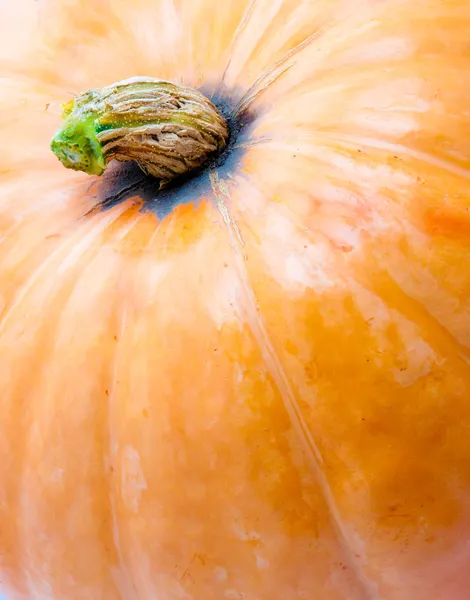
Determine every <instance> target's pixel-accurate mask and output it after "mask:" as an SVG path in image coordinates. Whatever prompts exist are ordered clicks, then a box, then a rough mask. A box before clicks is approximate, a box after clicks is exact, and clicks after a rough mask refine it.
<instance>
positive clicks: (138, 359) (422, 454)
mask: <svg viewBox="0 0 470 600" xmlns="http://www.w3.org/2000/svg"><path fill="white" fill-rule="evenodd" d="M10 4H11V3H9V6H8V11H5V18H4V19H3V21H2V25H1V27H2V40H4V43H3V44H2V45H1V46H2V47H1V48H0V56H1V57H5V60H4V61H3V62H2V72H3V73H5V75H6V78H5V79H3V80H2V84H1V86H0V95H1V100H2V110H1V111H0V124H1V127H2V133H3V135H2V142H1V145H0V159H1V162H0V164H1V167H0V169H1V171H0V177H1V196H0V207H1V213H0V265H1V272H0V289H1V293H2V296H3V305H4V309H3V310H4V312H3V313H2V325H1V327H2V330H1V334H0V353H1V357H2V361H1V363H0V389H1V390H2V397H1V404H0V411H1V413H0V453H1V455H2V456H3V457H8V460H4V461H2V462H1V463H0V482H1V483H2V485H1V486H0V499H1V501H0V549H1V553H2V561H1V567H0V569H1V580H2V583H1V584H0V589H2V591H6V592H7V593H8V598H9V600H10V599H11V600H19V599H21V600H26V599H28V600H34V598H35V597H36V598H39V597H41V594H42V595H45V594H47V595H48V596H52V597H56V598H61V599H62V598H66V599H72V600H74V599H75V598H77V600H78V598H82V597H90V598H96V597H103V598H106V600H114V599H116V600H118V599H126V600H128V599H132V600H140V598H147V597H163V598H165V597H166V598H175V597H185V595H186V596H187V597H189V598H193V600H201V599H204V600H216V599H217V600H219V598H223V597H224V596H225V597H228V598H230V597H231V598H237V597H243V594H245V597H246V598H250V597H256V598H260V600H264V598H269V599H270V600H271V599H273V598H282V599H284V598H289V600H291V599H292V600H294V599H295V598H299V599H300V598H305V597H307V598H309V597H315V599H316V600H363V598H364V593H363V589H362V588H361V587H360V586H358V582H357V581H356V580H355V576H354V572H353V571H352V570H351V569H350V568H349V565H343V566H344V567H346V569H343V566H340V565H339V564H338V563H339V562H340V557H341V556H343V554H342V551H341V549H340V545H339V544H338V539H337V536H336V534H335V532H334V530H333V528H332V527H331V511H330V510H329V508H328V505H327V504H326V503H325V497H324V491H323V492H322V488H321V486H320V485H319V481H318V480H317V475H316V474H315V472H314V471H313V470H312V468H311V466H309V464H308V463H306V462H305V457H304V455H303V451H302V443H301V440H300V439H299V436H298V434H297V433H296V432H295V430H294V428H293V427H292V424H291V422H290V419H289V416H288V415H287V413H286V410H285V404H284V402H283V398H282V393H281V390H280V389H279V388H278V385H276V382H275V381H274V380H273V377H272V374H271V373H270V372H269V369H267V368H266V362H265V360H264V358H263V354H262V348H260V343H259V340H258V339H257V337H256V335H254V332H253V331H252V327H251V324H250V322H249V321H248V320H247V319H246V318H244V317H243V308H244V306H243V295H242V296H241V298H240V297H239V296H238V292H237V291H236V290H235V294H236V295H235V298H236V299H237V303H236V304H235V305H234V306H233V307H231V303H232V304H233V300H234V295H233V294H234V285H232V284H231V283H227V282H235V281H237V280H238V281H239V279H240V278H239V274H238V272H237V271H236V270H235V269H234V268H233V250H232V246H231V245H230V240H229V238H228V235H227V232H226V228H224V227H222V226H221V225H219V224H218V223H217V221H218V217H219V214H218V211H217V208H216V206H214V205H212V204H211V202H210V201H209V200H210V199H208V201H203V202H201V203H200V204H199V205H197V206H195V205H187V206H179V207H178V208H177V209H175V211H174V212H173V213H172V214H171V215H169V216H168V217H166V218H165V219H164V220H162V221H161V222H159V221H158V220H157V218H156V217H155V216H153V215H150V214H146V215H142V214H140V213H139V212H138V210H137V208H132V206H131V204H132V203H126V204H125V205H121V206H119V207H116V208H114V209H112V211H111V212H106V213H98V214H94V215H92V216H91V217H89V218H87V219H81V220H78V219H79V217H80V216H82V215H83V214H84V213H85V212H86V211H87V210H88V209H89V208H91V207H92V206H93V198H92V197H90V196H87V192H86V189H87V188H88V186H89V179H88V178H84V177H81V176H77V175H75V174H71V173H66V172H65V170H64V169H61V167H60V165H59V164H56V161H55V160H54V157H53V156H51V155H50V154H49V152H48V144H49V139H50V136H51V133H52V132H53V131H54V130H55V129H56V127H57V125H58V118H57V113H56V112H55V113H54V111H53V110H52V108H53V107H54V106H55V107H57V106H59V103H60V102H62V101H63V100H64V99H67V97H70V96H71V95H73V94H76V93H79V92H80V91H82V90H84V89H88V88H89V87H100V86H103V85H106V84H109V83H112V82H113V81H118V80H121V79H123V78H125V77H128V76H132V75H136V74H142V75H148V76H155V77H159V78H162V79H163V78H164V79H170V80H174V81H183V82H184V83H188V84H194V85H199V84H203V83H206V84H207V83H209V84H217V83H218V82H220V81H221V79H222V77H223V73H224V71H225V69H226V67H227V65H228V64H229V68H228V69H227V71H226V79H225V82H226V84H227V86H228V87H235V88H236V94H237V97H236V99H235V100H239V99H241V97H242V96H243V94H244V93H245V92H246V91H247V90H248V89H249V88H250V86H251V85H252V84H253V83H254V82H255V81H256V80H257V79H258V78H259V77H260V76H261V75H263V74H264V73H267V72H269V71H270V69H272V67H273V65H274V64H276V63H277V62H278V61H281V60H282V59H283V58H285V57H286V56H287V55H288V53H289V51H290V50H291V49H292V48H293V47H295V46H296V45H298V44H301V43H302V42H303V41H304V40H306V39H308V38H309V36H310V35H311V34H312V33H313V32H315V31H317V30H320V29H321V30H322V35H321V36H320V37H318V38H317V39H314V40H313V41H312V42H311V43H310V44H309V45H306V46H305V47H302V49H301V50H300V51H299V52H298V53H297V54H295V56H293V57H292V59H288V61H287V64H288V65H289V68H288V70H286V71H285V73H283V74H282V76H280V77H278V78H277V79H276V80H275V82H273V83H272V84H271V85H269V86H268V87H267V89H265V90H264V91H263V94H262V95H260V96H259V97H256V99H255V100H254V103H253V106H252V107H253V109H255V110H257V109H259V110H260V116H259V117H258V118H257V120H256V123H255V131H254V135H253V140H252V143H253V147H249V145H248V149H247V154H246V157H245V159H244V164H243V166H242V167H241V168H240V170H239V171H240V172H239V173H237V174H236V176H234V178H233V179H232V180H231V182H230V183H229V184H228V185H229V186H230V189H229V193H230V196H231V202H230V207H229V208H230V215H231V217H232V218H233V219H234V220H235V221H236V223H237V225H238V229H239V233H240V236H241V238H242V239H243V243H244V246H243V252H244V254H245V255H246V258H247V260H246V262H245V266H246V278H247V282H248V283H247V284H244V285H248V286H251V292H252V294H253V296H254V297H255V298H256V301H257V307H258V308H259V312H260V318H261V319H262V322H263V324H264V327H265V329H266V332H267V334H268V335H269V340H270V343H271V345H272V348H273V351H274V352H275V354H276V356H277V357H278V361H279V368H282V371H283V372H284V373H285V375H286V377H287V379H288V382H287V383H288V385H289V386H290V389H291V392H290V393H292V396H293V403H294V404H295V405H296V406H297V407H298V410H299V414H300V415H301V417H302V419H303V421H304V422H305V424H306V427H307V428H308V431H309V434H310V435H311V437H312V438H313V439H314V440H315V443H316V445H317V447H318V451H319V453H320V454H321V456H322V457H323V474H324V477H325V478H326V480H327V481H328V485H329V486H330V488H331V493H332V495H333V497H334V500H335V503H336V505H337V509H338V511H339V513H340V516H341V519H342V520H343V522H344V523H345V524H346V526H348V527H349V528H351V529H353V530H354V532H355V534H356V535H357V536H358V538H359V539H360V540H361V543H362V548H361V557H360V560H361V561H362V562H363V565H364V570H365V573H366V575H367V577H369V578H370V579H371V580H372V581H373V582H374V583H375V584H376V585H377V589H378V593H379V594H380V597H381V598H383V600H429V598H430V597H431V598H432V600H467V596H468V589H469V587H470V575H469V572H468V560H469V555H470V550H469V548H468V533H467V532H468V530H469V528H470V506H469V504H470V499H469V488H470V475H469V472H468V462H469V450H468V442H466V440H468V434H469V420H470V415H469V406H468V397H469V391H470V365H469V355H470V353H469V345H470V342H469V340H470V327H469V313H470V307H469V304H468V302H469V300H468V299H469V298H470V280H469V276H468V268H467V265H468V264H469V258H470V256H469V254H470V251H469V241H468V240H469V239H470V217H469V212H468V208H469V205H470V200H469V193H468V171H469V168H470V165H469V159H468V157H469V156H470V115H469V114H468V109H467V108H466V106H467V97H468V91H467V90H468V89H469V87H470V84H469V79H470V74H469V70H468V52H467V48H468V30H469V26H470V25H469V24H470V6H469V5H468V3H466V2H463V1H462V2H455V3H453V4H452V5H450V4H449V3H443V2H440V1H438V0H429V1H427V2H426V3H423V5H422V6H420V5H419V4H418V3H416V2H412V1H411V0H400V1H398V0H387V1H385V2H380V3H379V2H376V1H370V2H367V1H364V2H361V3H358V2H355V3H352V2H350V1H346V0H341V1H340V0H337V1H335V0H303V1H301V2H294V1H290V0H284V1H283V2H279V3H277V4H272V3H268V2H263V1H258V2H255V3H254V5H253V7H252V10H251V12H250V13H249V14H248V15H247V22H246V25H245V27H244V28H243V30H242V31H241V33H240V35H239V39H238V41H237V42H236V43H233V40H234V37H235V32H236V31H237V28H238V26H239V24H240V23H241V21H242V19H243V15H244V14H247V13H246V11H247V10H248V7H249V6H250V4H251V3H250V2H249V0H244V1H240V2H236V3H235V2H234V3H232V2H215V1H213V0H194V1H192V2H186V1H185V0H172V1H170V0H157V1H152V2H151V1H150V0H133V2H132V3H127V2H124V1H119V2H117V1H114V2H111V1H108V0H103V2H100V4H99V6H98V5H97V3H96V2H91V1H87V0H81V1H79V0H75V2H71V3H67V4H66V3H64V2H59V1H57V2H56V1H55V0H51V1H50V2H47V3H46V2H43V3H32V2H27V1H26V0H18V1H17V2H15V3H13V4H11V6H10ZM34 5H38V6H37V7H36V6H34ZM273 7H275V8H273ZM36 9H40V11H41V23H42V25H43V27H44V29H43V32H42V33H43V34H44V37H43V39H42V41H41V40H40V39H39V35H38V31H37V30H36V23H37V22H38V20H37V19H36V14H35V10H36ZM10 18H11V21H10V20H9V19H10ZM18 23H21V28H20V29H21V35H17V33H16V32H17V31H18ZM162 23H165V25H166V26H165V27H162V26H161V24H162ZM404 24H405V25H404ZM154 40H158V43H155V42H154ZM400 40H401V42H402V43H400ZM15 56H16V57H17V60H16V61H15V58H14V57H15ZM77 56H79V57H80V60H79V61H77ZM97 57H99V58H97ZM0 60H1V59H0ZM383 90H389V92H388V93H389V96H390V98H389V100H390V102H389V103H387V101H386V95H385V92H383ZM410 90H412V91H411V92H410ZM381 92H382V93H381ZM411 96H412V97H413V98H412V100H410V97H411ZM48 103H51V104H50V108H49V109H48V110H45V106H46V104H48ZM372 114H373V115H375V116H377V118H375V117H374V119H370V118H368V117H369V116H370V115H372ZM390 123H393V124H394V125H393V127H392V126H390V125H389V124H390ZM400 132H401V133H400ZM261 138H263V139H266V138H269V139H270V140H271V142H270V143H272V146H271V147H269V146H268V145H267V144H266V145H263V144H261V145H258V146H256V145H255V143H256V141H257V140H258V139H261ZM297 147H299V149H300V150H299V152H297V150H296V148H297ZM359 151H360V152H359ZM286 220H287V221H290V223H291V224H292V225H293V227H292V228H291V229H290V231H291V233H289V234H287V233H286V232H285V231H283V232H282V233H281V232H280V229H279V226H275V227H274V226H273V224H275V223H278V224H279V223H281V222H286ZM214 221H215V222H214ZM279 239H281V240H282V241H283V243H285V244H286V246H287V247H290V248H295V249H296V252H301V251H302V250H305V253H302V254H300V255H299V256H298V257H295V260H296V264H297V267H296V268H297V274H295V273H294V275H295V276H294V277H290V278H289V277H288V275H289V274H288V273H287V272H286V270H279V272H278V273H276V271H275V269H274V261H273V258H274V257H275V256H276V255H277V256H279V260H281V259H285V255H284V254H283V253H282V247H281V244H280V242H279ZM300 246H301V247H300ZM303 246H306V248H303ZM78 248H79V249H80V253H79V252H78V250H77V249H78ZM268 249H270V250H271V252H272V256H271V260H268V259H267V258H266V252H267V250H268ZM319 249H321V251H320V250H319ZM325 256H326V258H327V261H328V265H329V271H331V270H333V271H334V273H332V274H330V273H326V275H328V274H329V275H330V280H331V281H332V282H333V285H327V286H326V285H325V279H324V278H323V277H322V278H318V273H321V269H322V268H324V266H325V265H324V264H318V263H319V262H323V260H324V258H321V259H320V258H319V257H325ZM225 264H227V265H228V266H225ZM60 265H66V266H67V269H65V270H64V271H63V273H61V274H60V275H58V269H59V268H60ZM299 265H302V269H303V273H302V272H301V271H299V269H298V267H299ZM309 265H311V267H310V269H309ZM224 270H229V271H230V274H228V275H223V276H222V275H221V274H222V273H223V272H224ZM304 274H305V276H304ZM230 308H232V310H233V312H230ZM124 314H125V315H126V319H125V322H123V320H122V319H123V315H124ZM5 315H8V317H7V318H5ZM114 336H116V338H117V339H115V337H114ZM182 357H184V360H183V359H182ZM402 369H404V370H402ZM106 392H108V394H109V396H108V395H107V394H106ZM126 447H128V448H133V449H135V451H136V453H137V454H138V456H139V461H140V466H141V471H142V475H143V477H144V478H145V482H146V485H147V488H146V489H145V490H144V489H142V493H141V496H140V499H139V501H138V512H137V513H135V512H133V508H134V506H135V504H134V503H133V502H131V503H130V504H129V502H127V503H126V497H125V496H124V497H123V495H122V482H123V481H125V480H126V476H127V475H128V473H126V470H125V469H124V468H123V464H124V463H123V457H124V456H125V454H124V453H125V448H126ZM58 473H60V474H61V476H60V477H58V476H57V475H58ZM21 498H23V500H21ZM131 509H132V510H131ZM12 516H13V517H12ZM15 516H17V517H18V518H15ZM312 540H313V543H312ZM1 586H3V588H2V587H1ZM79 586H80V587H79ZM13 587H14V588H15V589H16V592H15V593H14V592H13Z"/></svg>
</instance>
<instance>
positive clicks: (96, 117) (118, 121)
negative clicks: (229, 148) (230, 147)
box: [51, 77, 229, 187]
mask: <svg viewBox="0 0 470 600" xmlns="http://www.w3.org/2000/svg"><path fill="white" fill-rule="evenodd" d="M63 109H64V112H63V118H64V122H63V124H62V127H61V128H60V130H59V131H58V132H57V134H56V135H55V136H54V138H53V140H52V143H51V149H52V151H53V152H54V154H55V155H56V156H57V158H58V159H59V160H60V161H61V162H62V164H63V165H64V166H65V167H67V168H69V169H75V170H78V171H85V173H89V174H92V175H101V174H102V173H103V172H104V170H105V168H106V165H107V164H108V163H109V162H110V161H111V160H113V159H114V160H119V161H135V162H136V163H138V165H139V166H140V167H141V169H142V170H143V171H144V172H145V173H149V174H150V175H153V176H154V177H156V178H158V179H159V180H160V187H163V186H165V185H166V184H168V183H169V182H170V181H172V180H173V179H175V178H177V177H180V176H182V175H187V174H188V173H189V172H190V171H193V170H195V169H199V168H201V167H202V166H204V165H205V164H206V163H207V161H208V160H209V159H210V158H211V157H212V156H214V155H215V154H216V153H221V152H222V151H223V149H224V148H225V146H226V145H227V141H228V138H229V128H228V125H227V123H226V121H225V119H224V118H223V117H222V116H221V115H220V114H219V112H218V111H217V109H216V108H215V106H214V105H213V104H212V103H211V102H210V101H209V100H208V99H207V98H206V97H205V96H204V95H203V94H201V93H200V92H198V91H196V90H194V89H192V88H189V87H184V86H181V85H176V84H174V83H170V82H168V81H162V80H159V79H152V78H148V77H135V78H132V79H127V80H125V81H120V82H118V83H115V84H113V85H110V86H107V87H105V88H102V89H92V90H88V91H86V92H83V93H81V94H79V95H78V96H77V97H75V98H74V99H72V100H70V101H69V102H67V103H66V104H65V105H64V106H63Z"/></svg>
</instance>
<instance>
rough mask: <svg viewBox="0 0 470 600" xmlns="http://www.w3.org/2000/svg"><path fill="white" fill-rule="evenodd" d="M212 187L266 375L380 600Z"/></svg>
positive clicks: (370, 590)
mask: <svg viewBox="0 0 470 600" xmlns="http://www.w3.org/2000/svg"><path fill="white" fill-rule="evenodd" d="M211 182H212V187H213V192H214V196H215V199H216V204H217V208H218V209H219V211H220V213H221V216H222V219H223V221H224V223H225V226H226V228H227V234H228V236H229V238H230V246H231V248H232V251H233V259H234V261H235V269H236V272H237V273H238V277H239V280H240V281H241V282H242V289H243V293H244V297H245V301H244V303H245V310H246V313H247V321H248V323H249V326H250V328H251V331H252V332H253V335H254V338H255V340H256V342H257V344H258V347H259V349H260V352H261V356H262V357H263V362H264V364H265V365H266V368H267V371H268V373H270V374H271V376H272V378H273V381H274V382H275V385H276V387H277V389H278V391H279V395H280V397H281V399H282V402H283V405H284V408H285V411H286V413H287V415H288V416H289V421H290V423H291V424H292V427H293V428H294V431H295V432H297V434H298V438H299V440H300V443H301V447H302V448H303V451H304V453H305V456H306V463H307V465H309V466H310V470H311V472H312V475H313V477H314V479H315V481H316V482H317V484H318V486H319V488H320V490H321V493H322V496H323V500H324V502H325V504H326V506H327V507H328V514H329V516H330V519H331V521H332V524H333V529H334V530H335V533H336V536H337V538H338V542H339V545H340V547H341V548H342V551H343V553H344V560H345V562H346V564H347V565H348V566H349V568H351V569H352V571H353V573H354V574H355V577H356V580H357V582H358V583H359V585H360V587H361V589H362V591H363V597H364V600H380V596H379V595H378V593H377V590H376V585H375V584H374V583H373V582H372V581H371V580H370V579H369V578H368V577H367V575H366V574H365V572H364V570H363V568H362V565H361V564H360V562H359V560H358V559H357V557H358V556H360V544H359V543H356V542H355V541H354V540H353V537H352V536H351V534H350V532H348V530H347V528H346V526H345V524H344V521H343V518H342V516H341V514H340V511H339V509H338V506H337V505H336V501H335V498H334V495H333V493H332V490H331V487H330V484H329V482H328V478H327V476H326V474H325V472H324V470H323V466H322V464H323V463H324V459H323V457H322V455H321V453H320V451H319V449H318V446H317V444H316V442H315V439H314V438H313V436H312V433H311V431H310V430H309V428H308V425H307V423H306V422H305V420H304V418H303V415H302V412H301V410H300V407H299V405H298V403H297V400H296V398H295V394H294V393H293V390H292V387H291V385H290V383H289V379H288V377H287V375H286V372H285V369H284V368H283V366H282V363H281V361H280V359H279V357H278V355H277V353H276V351H275V349H274V346H273V344H272V343H271V341H270V338H269V333H268V331H267V330H266V327H265V325H264V323H263V318H262V316H261V313H260V310H259V308H258V307H257V300H256V296H255V293H254V290H253V289H252V287H251V284H250V281H249V278H248V274H247V272H246V268H245V260H246V258H245V256H244V254H243V246H244V242H243V239H242V237H241V235H240V232H239V228H238V225H237V223H236V221H235V219H234V218H233V217H232V216H231V214H230V208H229V205H227V204H226V202H225V201H226V200H227V201H228V202H229V203H230V202H232V198H231V197H230V193H229V192H228V191H227V190H226V185H225V182H219V181H218V180H217V179H215V178H213V179H212V181H211Z"/></svg>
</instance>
